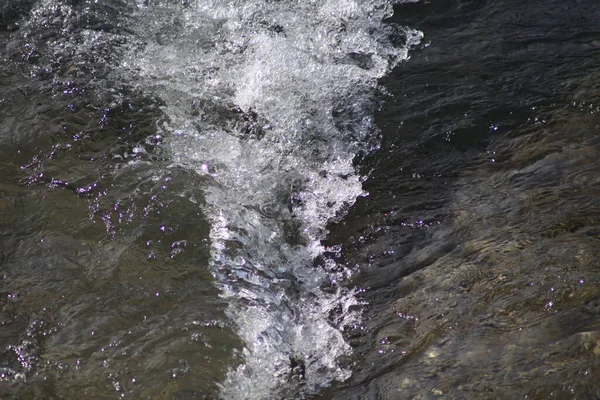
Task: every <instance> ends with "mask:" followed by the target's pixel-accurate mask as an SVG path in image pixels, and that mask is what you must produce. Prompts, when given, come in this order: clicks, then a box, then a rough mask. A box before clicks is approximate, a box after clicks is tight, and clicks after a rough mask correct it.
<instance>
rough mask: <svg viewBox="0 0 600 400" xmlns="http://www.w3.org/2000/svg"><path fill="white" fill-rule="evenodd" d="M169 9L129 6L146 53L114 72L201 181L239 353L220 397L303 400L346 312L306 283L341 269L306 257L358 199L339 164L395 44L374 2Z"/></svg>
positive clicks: (333, 369)
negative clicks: (153, 103)
mask: <svg viewBox="0 0 600 400" xmlns="http://www.w3.org/2000/svg"><path fill="white" fill-rule="evenodd" d="M169 3H170V2H164V1H163V2H154V3H152V2H151V6H149V7H146V6H144V5H143V4H142V3H140V4H139V16H138V17H139V20H140V21H143V23H142V24H140V26H138V27H136V29H137V30H138V35H139V36H140V37H144V38H147V43H145V44H144V46H143V50H142V51H141V52H140V51H138V50H135V49H132V52H131V54H130V56H129V57H128V58H127V59H126V60H125V65H126V66H127V68H129V70H130V71H131V75H132V79H134V80H137V82H139V84H140V85H141V86H143V88H144V89H145V90H152V91H154V92H155V93H157V94H158V95H159V96H160V97H161V98H162V99H164V100H165V102H166V106H165V112H166V113H167V114H168V115H169V117H170V123H169V126H167V127H165V129H167V130H170V131H172V132H173V133H175V134H174V135H172V136H171V138H170V140H169V141H168V143H169V145H170V148H171V151H172V153H173V161H174V163H176V164H178V165H181V166H185V167H186V168H192V169H194V170H196V171H197V172H198V173H199V174H202V175H205V176H207V177H209V178H210V179H209V180H207V182H208V183H207V186H206V188H205V189H204V191H205V200H206V206H205V212H206V213H207V215H208V216H209V217H210V218H211V222H212V228H211V233H210V238H211V242H212V254H211V255H212V264H211V268H212V270H213V272H214V275H215V277H216V279H217V282H218V286H219V288H220V289H221V295H222V296H223V297H224V298H227V299H228V301H229V303H230V307H229V308H228V311H227V313H228V315H229V317H230V318H231V319H232V321H234V323H235V324H236V325H237V327H238V334H239V336H240V338H241V339H242V340H243V341H244V343H245V349H244V350H243V355H244V362H243V363H242V365H240V366H239V367H238V368H237V369H233V370H231V371H230V373H229V375H228V377H227V380H226V381H225V382H223V384H222V396H223V397H224V398H229V399H241V398H247V399H266V398H274V397H277V396H279V397H281V396H284V397H285V396H290V395H291V393H296V395H297V396H300V397H301V396H302V394H301V393H307V394H310V393H315V392H316V391H318V390H319V389H320V388H322V387H324V386H327V385H329V384H330V383H331V382H332V381H333V380H340V381H343V380H345V379H347V378H348V376H349V375H350V371H349V370H347V369H346V368H344V367H343V366H342V365H340V363H339V359H340V357H341V356H343V355H348V354H350V352H351V349H350V346H349V345H348V344H347V343H346V341H345V340H344V337H343V335H342V333H341V330H342V329H343V328H344V327H345V326H348V325H349V324H352V323H355V322H356V321H357V320H358V318H359V315H357V314H356V313H355V312H353V311H350V309H351V307H352V306H353V305H356V304H357V303H358V301H357V300H356V298H355V297H354V295H353V293H352V292H350V291H348V290H345V289H343V288H338V289H337V290H335V291H333V292H332V293H326V292H324V291H322V290H321V289H320V286H321V285H322V284H323V283H324V282H328V281H330V280H338V279H340V278H343V277H346V276H348V274H349V273H350V271H344V272H341V273H340V272H338V273H335V274H334V273H330V272H327V271H326V269H325V268H324V267H322V266H315V265H314V260H315V258H316V257H318V256H320V255H322V254H323V252H324V248H323V246H322V245H321V242H320V241H321V240H322V239H323V238H325V236H326V234H327V223H328V222H330V221H331V220H332V219H333V218H336V217H339V216H340V215H341V214H343V212H344V210H345V209H346V208H347V207H349V206H351V205H352V204H353V203H354V202H355V200H356V198H357V197H358V196H361V195H363V194H364V193H363V191H362V187H361V179H360V177H359V176H358V175H357V174H356V172H355V170H354V167H353V164H352V161H353V159H354V157H355V155H356V151H357V150H358V149H365V150H368V149H367V148H366V144H365V143H366V139H367V138H368V137H369V136H370V135H373V134H374V133H375V131H376V129H375V127H374V125H373V122H372V113H373V110H374V107H375V99H374V96H375V88H376V87H377V80H378V79H379V78H381V77H382V76H383V75H384V74H385V73H387V72H388V71H389V70H390V69H391V68H392V67H393V66H394V65H395V64H396V63H397V62H399V61H400V60H403V59H405V58H406V57H407V48H406V47H394V46H392V45H391V43H390V41H389V40H388V39H387V36H386V35H387V33H386V29H385V27H384V26H383V25H382V23H381V20H382V19H383V18H384V17H385V16H387V15H388V14H389V12H390V7H389V4H387V3H386V2H385V1H376V0H372V1H354V0H309V1H302V2H297V1H286V0H281V1H275V0H254V1H251V0H245V1H243V0H230V1H223V0H219V1H211V0H197V1H190V5H189V7H187V8H180V7H179V6H176V5H175V3H174V4H169ZM177 4H180V3H179V2H177ZM407 32H408V31H407ZM408 36H409V39H408V40H407V42H408V45H411V44H412V43H410V41H411V40H413V41H418V39H419V36H418V35H414V36H412V39H410V37H411V35H410V34H409V35H408ZM153 38H154V39H153ZM236 108H239V109H240V111H239V112H238V111H236ZM329 263H330V264H331V263H333V264H334V265H335V263H334V262H333V261H331V260H330V261H329ZM337 267H338V269H339V270H343V268H342V267H341V266H337ZM329 270H331V269H329ZM336 309H341V310H342V312H341V313H340V312H335V311H334V310H336ZM332 313H333V314H335V315H336V322H335V323H334V322H333V321H332V320H330V314H332Z"/></svg>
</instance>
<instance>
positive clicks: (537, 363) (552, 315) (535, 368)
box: [320, 1, 600, 399]
mask: <svg viewBox="0 0 600 400" xmlns="http://www.w3.org/2000/svg"><path fill="white" fill-rule="evenodd" d="M395 11H396V13H395V16H394V17H393V18H392V21H396V22H400V21H401V23H404V24H408V25H410V26H412V27H415V28H417V29H420V30H422V31H423V32H424V33H425V43H426V44H428V45H426V46H423V47H422V48H421V49H420V50H418V51H415V52H414V53H413V54H412V58H411V59H410V60H408V61H406V62H404V63H403V64H402V65H401V66H400V67H398V68H397V69H396V71H394V73H393V74H392V75H391V76H389V77H388V78H386V79H384V82H383V84H384V85H385V86H386V87H387V88H388V90H389V91H390V93H391V95H392V96H393V97H392V98H391V99H389V100H388V102H387V103H386V105H385V106H384V108H383V109H382V110H381V112H380V113H379V115H378V125H379V126H380V127H381V128H382V130H383V138H382V140H383V142H382V149H381V151H379V152H378V153H376V154H373V155H371V156H369V157H367V158H366V159H365V160H364V162H363V164H362V165H363V169H364V170H365V171H366V172H368V173H369V179H368V180H367V182H366V183H365V189H366V190H367V191H368V192H369V193H370V195H369V196H368V197H366V198H362V199H360V200H359V201H358V202H357V204H356V205H355V207H354V208H353V209H352V210H351V212H350V214H349V216H348V217H347V218H346V219H345V220H344V221H343V222H342V223H341V224H339V225H337V226H333V227H332V235H331V237H330V241H331V243H335V244H341V245H342V247H343V249H344V250H343V252H342V253H341V254H342V258H343V260H344V261H345V262H346V263H348V264H358V265H359V266H360V267H361V273H360V274H358V275H357V276H356V277H355V278H354V280H353V283H352V285H356V286H357V287H359V288H362V290H363V298H364V300H366V301H367V302H368V304H369V305H368V306H367V307H366V309H365V317H366V318H365V323H364V324H363V325H362V326H357V327H356V329H354V330H350V331H348V332H347V336H348V338H349V339H350V340H351V342H352V344H353V346H354V347H355V355H356V359H355V362H356V364H355V369H356V370H355V374H354V375H353V377H352V378H351V379H350V380H349V381H348V382H346V384H345V385H342V386H341V387H339V388H337V389H331V390H329V391H327V392H326V393H324V394H323V395H322V396H321V397H320V398H323V399H329V398H340V399H342V398H343V399H409V398H410V399H412V398H420V399H429V398H507V399H508V398H517V397H519V398H522V397H527V398H536V399H546V398H565V399H566V398H596V397H598V396H600V385H598V383H597V380H596V379H595V378H594V376H595V375H597V373H598V370H599V368H600V359H599V354H600V341H599V339H600V330H599V327H600V318H599V315H598V302H599V300H598V299H599V298H600V297H599V296H600V251H599V250H598V249H599V247H598V239H599V233H600V225H599V224H600V203H598V198H599V197H598V195H599V194H600V193H599V190H600V186H599V183H600V180H599V179H598V176H600V175H599V172H600V163H599V161H598V160H599V157H598V156H599V151H600V141H599V140H600V139H599V138H598V126H599V123H600V120H599V119H598V110H599V108H598V95H599V94H600V91H599V90H598V84H597V78H598V72H597V64H598V60H599V58H600V54H599V52H598V44H599V43H600V41H599V40H600V31H599V30H598V28H597V24H596V21H598V17H600V14H599V12H598V9H597V7H596V6H595V4H594V2H591V1H588V2H585V1H580V2H574V1H573V2H556V4H554V2H553V4H548V2H539V1H534V2H527V3H522V2H515V1H502V2H484V1H441V2H435V3H430V2H420V3H408V4H398V5H396V6H395Z"/></svg>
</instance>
